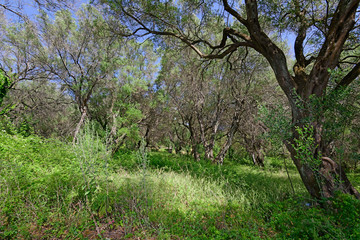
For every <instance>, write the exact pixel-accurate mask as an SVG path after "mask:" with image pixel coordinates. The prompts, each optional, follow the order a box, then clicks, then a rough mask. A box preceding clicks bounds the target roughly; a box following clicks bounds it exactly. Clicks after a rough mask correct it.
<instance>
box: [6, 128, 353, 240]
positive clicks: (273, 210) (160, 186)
mask: <svg viewBox="0 0 360 240" xmlns="http://www.w3.org/2000/svg"><path fill="white" fill-rule="evenodd" d="M269 161H270V160H269ZM273 161H274V162H275V161H277V160H276V159H274V160H273ZM281 161H282V160H281ZM281 161H280V160H279V162H281ZM290 177H291V178H292V181H293V185H294V191H295V193H294V191H293V189H291V185H290V184H289V181H288V176H287V174H286V172H285V170H284V169H282V168H281V167H280V164H278V163H276V162H275V163H274V164H268V167H266V168H265V169H260V168H255V167H252V166H248V165H241V164H239V163H234V162H229V161H228V162H225V164H224V165H223V166H216V165H212V164H210V163H208V162H205V161H201V162H194V161H193V160H192V159H191V158H190V157H187V156H182V155H171V154H167V153H159V152H147V151H146V149H145V148H142V149H141V151H139V152H128V151H122V152H119V153H118V154H117V155H116V156H114V157H110V155H109V153H108V150H107V149H106V147H105V144H104V143H103V142H101V140H100V139H99V138H98V137H97V136H96V135H95V134H93V133H92V130H91V129H87V132H84V133H83V134H82V135H81V136H80V137H79V142H78V144H77V145H76V146H72V145H67V144H64V143H62V142H59V141H56V140H45V139H42V138H39V137H36V136H29V137H22V136H17V135H15V136H13V135H8V134H5V133H0V239H139V238H140V239H289V238H290V239H358V238H360V230H359V229H360V220H359V216H360V204H359V201H357V200H355V199H353V198H352V197H350V196H346V195H341V194H339V195H338V196H337V197H336V198H335V199H333V201H332V202H331V204H328V205H327V207H326V208H321V207H319V205H318V203H314V202H312V201H311V200H310V199H309V198H308V197H307V194H306V191H305V189H304V188H303V186H302V183H301V180H300V179H299V176H298V174H296V172H295V171H294V169H291V168H290ZM355 177H356V176H353V178H355Z"/></svg>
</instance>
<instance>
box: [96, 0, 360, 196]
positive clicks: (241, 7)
mask: <svg viewBox="0 0 360 240" xmlns="http://www.w3.org/2000/svg"><path fill="white" fill-rule="evenodd" d="M102 2H103V3H106V4H107V6H108V9H107V10H108V13H110V14H112V15H114V16H116V17H117V18H118V19H119V20H121V21H122V23H123V24H126V25H127V26H128V30H127V31H124V32H122V33H120V34H121V35H123V36H124V35H125V36H141V37H145V36H152V35H156V36H162V37H172V38H176V39H178V40H179V41H180V42H182V43H183V44H185V45H187V46H188V47H190V48H191V49H193V50H194V51H195V52H196V53H197V54H198V55H199V57H201V58H204V59H221V58H228V57H229V56H231V55H232V54H234V53H236V52H237V51H238V49H239V48H252V49H254V50H256V51H257V52H258V53H260V54H261V55H262V56H263V57H264V58H266V59H267V61H268V62H269V64H270V66H271V68H272V70H273V72H274V74H275V77H276V80H277V82H278V85H279V86H280V87H281V89H282V90H283V92H284V93H285V95H286V97H287V100H288V102H289V104H290V107H291V113H292V134H291V137H290V138H289V139H286V140H285V141H284V142H285V144H286V146H287V148H288V150H289V151H290V153H291V157H292V160H293V162H294V164H295V165H296V167H297V169H298V171H299V173H300V176H301V178H302V181H303V182H304V185H305V186H306V188H307V190H308V192H309V193H310V194H311V196H313V197H315V198H320V197H331V196H333V195H334V193H335V191H337V190H339V191H341V192H343V193H348V194H352V195H355V196H356V197H357V198H359V199H360V194H359V193H358V191H357V190H356V189H355V188H354V187H353V186H352V185H351V183H350V181H349V180H348V178H347V177H346V174H345V172H344V170H343V168H341V166H340V164H339V162H337V161H335V160H333V159H331V158H329V144H328V143H329V141H326V140H325V139H324V137H323V133H324V122H323V120H324V118H323V116H324V114H325V112H326V111H327V109H326V107H323V109H322V113H320V114H315V113H314V111H313V109H311V108H310V107H309V106H310V105H311V104H310V103H311V102H312V101H313V99H318V100H320V102H321V101H322V100H323V99H324V98H325V97H326V96H329V94H330V95H331V94H333V93H334V91H337V90H342V89H344V88H346V87H347V86H348V85H350V84H351V83H352V82H353V81H355V80H356V79H358V76H359V74H360V60H359V56H358V55H357V56H352V57H348V54H347V52H348V51H353V50H354V49H359V44H358V39H359V30H360V28H359V25H358V24H359V22H357V21H359V20H358V19H359V18H358V16H359V2H360V0H339V1H330V0H326V1H320V0H319V1H300V0H289V1H283V0H267V1H265V0H260V1H256V0H246V1H245V2H242V1H232V2H229V1H228V0H222V1H221V4H219V3H218V2H217V1H207V2H206V3H205V1H192V0H188V1H141V0H139V1H127V0H122V1H121V0H104V1H102ZM211 25H212V26H213V29H214V32H213V33H209V32H208V31H203V26H211ZM276 31H278V32H281V31H289V32H292V33H293V34H295V35H296V40H295V44H294V52H295V58H296V63H295V64H294V67H293V73H291V71H290V70H289V69H288V66H287V59H286V55H285V54H284V52H283V50H282V49H280V48H279V47H278V46H277V44H276V43H275V41H274V39H273V38H272V37H274V34H273V33H274V32H276ZM344 60H346V63H345V61H344ZM343 64H346V66H347V68H346V69H343V71H344V72H345V74H344V76H343V77H342V78H341V79H340V80H339V81H337V82H335V84H334V85H332V84H331V82H332V81H331V76H332V75H331V71H332V70H334V69H340V68H342V66H344V65H343ZM305 126H307V127H306V129H312V130H311V131H310V132H308V133H307V134H309V135H310V136H308V138H313V139H314V141H313V142H312V144H311V149H309V151H310V152H311V154H310V155H311V158H312V159H314V160H317V161H318V164H317V165H316V167H313V166H310V164H309V163H308V162H306V160H305V159H302V157H301V156H302V155H301V154H300V153H299V152H297V151H296V149H299V146H297V145H298V143H299V141H298V140H299V138H300V137H301V133H304V131H305V130H304V127H305ZM309 126H310V128H309Z"/></svg>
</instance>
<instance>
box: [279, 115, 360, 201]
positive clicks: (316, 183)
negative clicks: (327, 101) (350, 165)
mask: <svg viewBox="0 0 360 240" xmlns="http://www.w3.org/2000/svg"><path fill="white" fill-rule="evenodd" d="M298 116H299V115H298ZM302 120H304V119H302ZM296 122H304V121H300V120H298V121H296ZM297 127H298V128H297V129H298V130H296V128H294V132H293V139H292V140H291V142H290V143H289V142H288V143H287V144H286V146H287V148H288V150H289V151H290V154H291V158H292V160H293V162H294V163H295V165H296V167H297V169H298V171H299V173H300V176H301V179H302V181H303V183H304V185H305V187H306V189H307V190H308V192H309V193H310V195H311V196H312V197H315V198H317V199H320V198H329V197H333V196H334V195H335V193H336V192H342V193H346V194H351V195H354V196H355V197H356V198H358V199H360V194H359V192H358V191H357V190H356V189H355V188H354V187H353V186H352V184H351V183H350V181H349V179H348V178H347V176H346V174H345V171H344V168H343V167H342V166H341V164H340V163H339V162H337V161H335V160H333V159H331V158H329V157H328V155H327V154H328V153H329V152H330V151H329V149H328V148H329V146H328V145H325V144H324V139H323V138H322V134H323V131H322V124H321V123H318V122H311V123H308V125H303V124H302V125H300V124H299V125H298V126H297ZM305 129H307V130H305ZM309 129H311V130H309ZM308 137H309V138H308ZM297 139H301V143H299V141H298V142H297ZM307 139H309V140H310V141H313V142H310V143H309V142H307V141H308V140H307ZM299 144H300V145H302V146H299ZM309 146H310V147H309ZM299 147H300V149H299Z"/></svg>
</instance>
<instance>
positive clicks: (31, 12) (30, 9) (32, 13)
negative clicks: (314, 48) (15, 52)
mask: <svg viewBox="0 0 360 240" xmlns="http://www.w3.org/2000/svg"><path fill="white" fill-rule="evenodd" d="M3 2H4V0H0V3H1V4H4V3H3ZM10 2H11V5H12V6H13V7H15V6H16V2H17V1H15V0H14V1H10ZM32 2H33V1H28V0H23V1H22V3H23V5H22V8H23V9H22V10H21V12H23V13H25V14H26V15H27V16H28V17H29V18H30V19H35V17H36V15H37V14H38V9H37V7H36V6H35V5H34V3H32ZM74 2H75V3H74V4H75V5H74V8H73V9H78V8H79V7H80V5H81V4H84V3H88V2H89V1H88V0H75V1H74ZM7 15H8V16H9V17H10V18H14V19H16V18H19V17H18V16H16V15H15V14H9V13H7ZM51 15H53V14H51V13H50V17H51ZM74 15H75V14H74ZM282 38H283V40H286V41H287V44H288V46H289V57H290V58H291V59H293V58H295V57H294V56H295V54H294V42H295V35H294V34H292V33H283V34H282Z"/></svg>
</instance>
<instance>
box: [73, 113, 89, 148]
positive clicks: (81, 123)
mask: <svg viewBox="0 0 360 240" xmlns="http://www.w3.org/2000/svg"><path fill="white" fill-rule="evenodd" d="M86 116H87V110H86V107H85V106H84V107H82V110H81V118H80V121H79V122H78V124H77V125H76V129H75V133H74V138H73V142H72V143H73V145H74V144H75V143H76V140H77V135H78V134H79V132H80V129H81V126H82V125H83V124H84V121H85V118H86Z"/></svg>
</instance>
